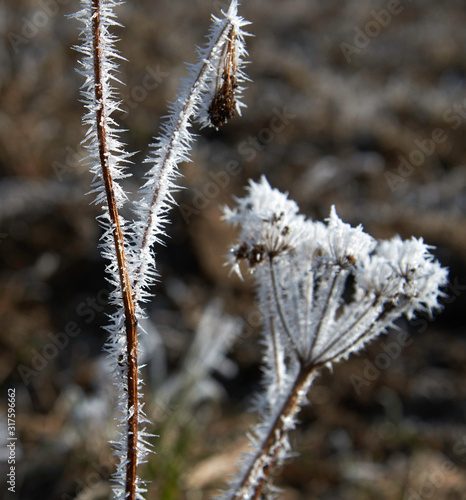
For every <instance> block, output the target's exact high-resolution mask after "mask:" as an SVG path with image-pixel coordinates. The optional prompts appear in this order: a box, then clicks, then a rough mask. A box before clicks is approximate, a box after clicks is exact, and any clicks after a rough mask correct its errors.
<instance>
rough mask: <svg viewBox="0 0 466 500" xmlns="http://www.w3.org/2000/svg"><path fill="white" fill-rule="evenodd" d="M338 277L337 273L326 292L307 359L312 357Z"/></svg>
mask: <svg viewBox="0 0 466 500" xmlns="http://www.w3.org/2000/svg"><path fill="white" fill-rule="evenodd" d="M338 276H339V274H338V273H337V274H335V275H334V276H333V280H332V286H331V287H330V289H329V292H328V295H327V300H326V301H325V307H324V310H323V311H322V314H321V316H320V320H319V324H318V325H317V330H316V333H315V335H314V338H313V339H312V344H311V349H310V353H309V359H312V355H313V353H314V348H315V346H316V344H317V341H318V340H319V335H320V331H321V328H322V324H323V323H324V320H325V319H326V317H327V311H328V309H329V307H330V298H331V297H332V296H333V294H334V291H335V285H336V283H337V279H338Z"/></svg>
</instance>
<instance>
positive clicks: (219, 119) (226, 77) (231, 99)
mask: <svg viewBox="0 0 466 500" xmlns="http://www.w3.org/2000/svg"><path fill="white" fill-rule="evenodd" d="M236 58H237V55H236V35H235V30H234V28H233V27H232V28H231V30H230V33H229V35H228V43H227V44H226V46H225V49H224V51H223V54H222V57H221V58H220V63H219V67H218V75H217V87H216V92H215V95H214V98H213V99H212V102H211V104H210V106H209V110H208V113H209V119H210V123H211V124H212V125H213V126H214V127H215V128H217V129H218V128H219V127H221V126H222V125H224V124H225V123H226V122H227V121H228V120H229V119H230V118H231V117H232V116H233V115H234V114H235V109H236V101H235V90H236V89H237V87H238V83H237V79H236Z"/></svg>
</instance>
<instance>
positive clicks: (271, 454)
mask: <svg viewBox="0 0 466 500" xmlns="http://www.w3.org/2000/svg"><path fill="white" fill-rule="evenodd" d="M300 367H301V368H300V371H299V373H298V375H297V376H296V379H295V381H294V384H293V386H292V387H291V389H290V392H289V395H288V397H287V398H286V400H285V402H284V403H283V405H282V408H281V410H280V412H279V414H278V416H277V417H276V419H275V421H274V422H273V424H272V425H271V426H270V428H269V431H268V433H267V436H266V437H265V439H264V440H263V441H262V445H261V447H260V449H259V451H258V452H257V453H256V454H255V455H254V457H253V459H252V460H251V463H250V465H249V467H248V468H247V470H246V473H245V474H244V476H243V478H242V480H241V481H240V483H239V484H238V485H237V487H236V489H235V492H234V494H233V495H232V496H231V497H230V498H229V499H228V500H245V498H248V500H259V499H260V498H261V495H262V492H263V489H264V487H265V486H266V485H267V482H268V480H269V477H270V474H271V473H272V471H273V469H274V465H275V462H276V459H277V456H278V453H279V452H280V450H281V448H282V445H283V443H284V442H285V441H286V438H287V435H288V432H289V429H288V428H287V426H286V423H287V422H288V421H289V420H290V419H292V418H293V417H294V416H295V415H296V414H297V413H298V412H299V410H300V409H301V404H302V398H303V395H305V394H306V393H307V391H308V389H309V386H310V385H311V382H312V380H313V379H314V376H315V372H316V371H317V370H318V369H320V368H321V367H322V365H321V364H320V363H319V364H310V365H309V364H308V365H306V364H300ZM259 469H262V474H261V479H260V480H259V481H258V482H257V484H256V485H255V486H254V490H253V496H247V497H246V496H245V495H248V494H249V490H250V488H251V486H252V484H253V482H254V480H255V479H254V478H256V477H257V475H258V471H259Z"/></svg>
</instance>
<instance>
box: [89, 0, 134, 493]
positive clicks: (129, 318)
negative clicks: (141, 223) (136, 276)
mask: <svg viewBox="0 0 466 500" xmlns="http://www.w3.org/2000/svg"><path fill="white" fill-rule="evenodd" d="M92 7H93V18H92V28H93V43H94V47H93V50H94V75H95V102H96V104H97V105H96V108H97V109H96V122H97V123H96V126H97V138H98V149H99V159H100V165H101V168H102V177H103V180H104V184H105V192H106V197H107V205H108V211H109V214H110V220H111V223H112V234H113V241H114V244H115V252H116V256H117V262H118V274H119V279H120V284H121V290H122V295H123V297H122V298H123V304H124V310H125V328H126V362H127V370H128V372H127V377H128V379H127V388H128V406H127V412H128V419H127V425H128V443H127V444H128V448H127V457H126V458H127V467H126V498H127V499H129V500H134V499H135V495H136V464H137V441H138V389H137V387H138V370H137V347H138V345H137V319H136V314H135V308H134V303H133V298H132V293H131V285H130V280H129V276H128V270H127V269H128V266H127V260H126V256H125V248H124V240H123V233H122V230H121V225H120V217H119V215H118V208H117V203H116V199H115V192H114V186H113V179H112V176H111V173H110V166H109V156H110V152H109V148H108V142H107V121H106V116H107V113H108V111H107V110H106V109H105V102H106V101H105V99H104V95H103V85H102V80H103V78H102V50H103V49H102V47H101V29H102V26H101V18H100V9H101V5H100V0H93V1H92Z"/></svg>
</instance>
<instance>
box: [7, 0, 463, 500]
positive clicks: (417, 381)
mask: <svg viewBox="0 0 466 500" xmlns="http://www.w3.org/2000/svg"><path fill="white" fill-rule="evenodd" d="M222 6H223V7H225V6H226V4H222V2H220V1H216V2H211V1H210V0H196V1H193V0H191V1H188V0H154V1H148V0H140V1H128V2H127V3H126V4H125V5H123V6H121V7H120V8H119V9H118V13H119V20H120V22H121V23H122V24H123V25H124V28H123V29H120V28H119V29H116V30H115V32H116V33H117V35H118V36H119V38H120V40H121V41H120V42H119V43H118V49H119V51H120V52H121V54H122V55H123V56H124V57H125V58H126V59H127V61H125V62H123V63H122V64H121V68H120V69H121V74H120V78H121V80H122V82H124V84H125V85H124V86H122V87H121V89H120V91H121V96H122V107H123V108H124V109H125V111H126V112H125V113H120V114H119V115H118V116H116V118H117V120H118V121H119V122H120V123H121V127H122V128H123V129H125V132H124V133H123V140H124V142H125V143H126V144H127V145H128V149H129V150H130V151H135V152H136V153H135V155H134V158H133V159H134V165H133V166H132V167H131V170H132V173H133V176H132V177H131V178H130V179H129V180H128V181H127V184H126V187H127V189H128V191H129V192H131V193H136V192H137V186H138V185H139V184H140V178H141V175H143V172H144V166H143V164H142V161H143V159H144V157H145V154H146V153H147V145H148V143H149V142H150V141H151V138H152V137H153V135H154V134H156V133H157V130H158V127H159V125H160V123H161V120H162V118H161V117H163V116H164V115H165V114H166V102H167V100H173V99H174V98H175V96H176V90H177V87H178V81H179V78H180V77H183V76H186V71H185V68H184V62H194V61H195V46H196V45H199V44H202V43H204V34H205V33H206V32H207V29H208V26H209V17H210V13H211V12H214V13H217V14H218V12H219V10H218V9H219V8H220V7H222ZM77 9H78V3H77V2H76V1H72V0H69V1H67V0H62V1H59V0H48V1H43V2H40V1H39V2H37V1H29V2H28V1H24V0H21V1H14V0H4V1H3V2H2V3H1V5H0V30H1V33H2V35H3V36H2V38H1V41H0V175H1V178H0V266H1V267H0V318H1V319H0V321H1V323H0V324H1V330H0V343H1V344H0V345H1V349H0V383H1V398H2V399H1V411H2V414H1V419H0V427H1V436H2V443H1V444H2V448H1V449H0V457H1V458H2V462H1V463H0V473H1V479H0V484H2V489H3V484H4V479H5V478H6V462H5V460H6V459H7V458H8V450H7V448H6V445H5V443H4V436H6V425H7V424H6V422H7V421H6V408H7V398H6V396H7V391H8V389H10V388H15V390H16V410H17V411H16V428H17V435H18V438H19V440H18V443H17V448H16V454H17V455H16V458H17V459H18V460H17V464H16V465H17V467H16V493H14V494H12V493H7V492H6V490H3V491H2V490H0V495H1V494H4V498H18V499H22V500H23V499H24V500H33V499H38V500H39V499H40V500H56V499H57V500H58V499H61V500H65V499H71V498H79V499H80V500H83V499H97V498H109V475H110V473H111V470H112V461H113V458H112V454H111V450H110V447H109V445H108V444H107V441H108V440H109V439H111V438H112V432H113V428H114V426H113V423H112V409H111V408H112V406H111V391H112V386H111V382H110V381H109V379H108V376H107V375H105V373H106V372H105V363H104V361H103V357H102V346H103V344H104V342H105V333H104V332H103V330H102V329H101V326H102V325H104V324H105V322H106V317H105V312H109V311H108V307H107V304H106V287H107V285H106V282H105V278H104V273H105V270H104V262H103V261H102V259H101V257H100V254H99V250H98V239H99V235H100V230H99V228H98V226H97V223H96V221H95V216H96V215H97V214H98V213H99V212H98V208H96V207H95V206H89V201H90V200H91V197H89V196H86V195H85V193H86V192H87V191H88V190H89V184H90V182H91V180H92V179H91V177H90V175H89V174H88V173H87V171H86V167H85V166H83V165H82V164H81V163H80V162H79V159H80V157H82V156H83V154H84V153H83V150H82V148H81V146H80V142H81V140H82V138H83V136H84V129H83V127H82V125H81V115H82V111H83V108H82V104H81V103H80V102H79V99H80V94H79V88H80V86H81V84H82V82H83V79H82V77H81V76H80V75H78V74H77V73H76V71H75V68H76V65H77V62H76V61H77V58H78V55H77V53H76V52H75V51H74V50H73V49H72V46H73V45H75V44H76V43H77V35H78V29H77V28H78V26H77V23H76V22H75V21H74V20H73V19H70V18H68V17H67V16H68V15H69V14H71V13H73V12H75V11H76V10H77ZM240 13H241V14H242V15H243V16H244V17H245V18H246V19H248V20H250V21H252V24H251V26H250V27H249V32H250V33H252V34H253V35H254V37H250V38H248V41H247V42H248V49H249V52H250V61H251V63H250V64H249V65H248V66H247V68H246V71H247V74H248V75H249V76H250V78H251V79H252V82H251V83H250V84H249V85H248V88H247V90H246V92H245V102H246V103H247V105H248V107H247V108H246V109H245V110H244V112H243V117H241V118H240V117H237V116H236V117H234V118H233V119H232V120H231V121H230V122H229V123H228V124H227V125H226V126H225V127H224V128H222V129H221V130H220V131H219V132H216V131H213V130H203V131H199V130H198V128H197V127H194V130H195V131H196V132H197V133H199V137H198V140H197V142H196V143H195V146H194V149H193V151H192V160H193V161H192V163H189V164H186V165H182V166H181V170H182V173H183V175H184V177H183V178H181V179H180V185H182V186H183V187H184V188H186V189H183V190H181V191H180V192H178V193H177V195H176V197H177V200H178V202H179V207H175V208H174V209H173V210H172V212H171V217H172V224H171V225H170V227H169V238H167V244H166V246H165V247H163V248H161V249H160V250H159V252H158V255H159V260H158V269H159V272H160V275H161V280H160V283H159V284H158V285H157V287H156V288H155V289H154V292H155V293H156V297H155V299H154V301H153V302H152V303H151V304H150V305H149V306H148V312H149V317H150V320H151V323H150V328H156V329H157V331H158V336H156V337H154V338H157V339H160V338H161V339H162V340H163V341H164V347H163V348H162V347H160V349H159V350H157V348H155V347H154V343H152V344H151V346H152V347H148V348H147V349H148V352H149V353H154V354H152V355H151V356H148V359H147V362H148V368H147V369H146V380H147V386H148V388H147V398H148V407H151V408H152V409H151V411H150V417H151V419H152V420H153V421H154V422H155V426H154V429H153V432H154V433H160V434H161V435H162V438H161V439H160V440H157V439H154V440H153V443H154V447H155V449H156V451H157V454H158V455H156V456H151V457H149V464H148V465H147V466H146V467H145V468H144V471H143V476H144V477H145V478H146V479H148V480H150V481H151V485H150V486H149V493H148V494H147V498H148V499H155V498H159V499H164V500H171V499H175V498H176V499H187V500H197V499H203V498H209V497H210V496H211V495H213V494H214V493H215V492H216V491H218V489H219V488H221V487H222V486H223V485H224V481H225V479H226V478H228V476H229V475H230V474H233V473H234V471H235V462H236V459H237V458H238V457H239V455H240V453H241V451H244V450H245V449H246V448H245V447H246V440H245V437H244V436H245V434H246V431H247V429H248V426H249V425H250V424H251V423H252V422H254V421H255V418H254V415H253V414H251V413H246V412H245V408H247V407H248V406H249V401H250V399H251V397H252V395H253V393H254V391H255V390H257V389H258V387H259V384H260V369H259V363H260V348H259V345H258V331H259V330H258V321H257V316H256V313H255V308H254V295H253V289H252V280H250V279H246V280H245V281H244V282H240V281H239V280H237V279H236V278H234V277H228V270H227V269H226V268H225V267H224V266H223V262H224V255H225V254H226V253H227V252H228V248H229V245H230V244H231V243H232V242H233V241H234V237H235V234H234V231H232V230H231V229H230V228H226V227H224V226H222V225H221V222H220V213H221V210H220V209H221V206H222V205H224V204H225V203H230V204H231V203H232V196H233V195H237V196H240V195H242V194H243V193H244V190H243V187H244V186H245V184H246V183H247V180H248V179H249V178H253V179H256V180H257V179H258V178H259V177H260V175H262V174H265V175H266V176H267V178H268V179H269V181H270V182H271V184H272V185H273V186H275V187H278V188H279V189H281V190H285V191H288V192H289V193H290V196H291V197H292V198H294V199H295V200H296V201H297V202H298V203H299V205H300V207H301V209H302V211H303V212H304V213H306V214H307V215H309V216H311V217H315V218H318V219H323V218H325V217H326V216H327V215H328V213H329V208H330V206H331V205H332V204H335V205H336V208H337V211H338V214H339V215H340V217H341V218H342V219H343V220H345V221H346V222H349V223H351V224H359V223H362V224H363V226H364V228H365V229H366V230H367V231H368V232H369V233H371V234H372V235H373V236H375V237H378V238H386V237H390V236H392V235H394V234H397V233H398V234H400V235H401V236H402V237H404V238H407V237H410V236H411V235H415V236H418V237H419V236H423V237H424V239H425V241H426V242H427V243H429V244H432V245H435V246H436V250H435V253H436V255H437V257H438V259H439V260H440V261H441V263H442V264H443V265H444V266H448V267H450V280H451V285H450V287H449V289H448V290H447V293H448V294H449V296H448V298H446V299H445V300H444V304H445V309H444V312H443V313H442V314H440V315H438V317H436V318H434V319H433V320H430V319H428V318H419V319H417V320H415V321H414V322H413V323H412V324H411V325H410V324H408V323H406V322H405V321H401V322H400V323H399V328H400V331H401V332H409V334H410V336H409V339H410V341H409V342H408V345H406V346H404V345H403V346H401V347H400V348H399V349H398V348H396V347H393V346H396V345H398V346H400V342H399V335H400V334H399V333H398V332H391V333H389V334H388V337H384V338H382V339H380V340H379V341H377V342H374V343H373V344H372V345H371V346H370V348H369V349H368V350H367V352H365V353H364V354H363V355H361V356H359V357H355V358H352V359H351V360H350V361H349V362H346V363H344V364H341V365H339V366H337V367H336V368H335V371H334V373H333V374H331V373H327V372H326V373H324V374H323V375H322V377H321V378H320V379H318V381H317V383H316V384H315V386H314V387H313V388H312V390H311V393H310V400H311V405H310V406H309V407H307V408H306V409H305V410H304V411H303V413H302V415H301V422H302V426H301V428H300V429H299V431H297V432H296V433H295V434H293V437H292V442H293V443H294V445H295V450H296V451H297V452H298V453H299V456H297V457H296V458H295V459H293V460H291V461H290V462H289V464H287V465H286V466H285V467H284V468H283V470H282V471H281V473H280V474H279V475H278V476H277V480H276V482H277V484H278V485H280V486H281V487H282V488H283V493H282V497H283V498H285V499H287V500H288V499H289V500H304V499H321V500H333V499H335V500H340V499H342V500H343V499H351V500H353V499H355V500H366V499H381V498H384V499H388V500H419V499H424V498H435V499H441V500H443V499H445V500H447V499H448V500H464V499H466V476H465V470H466V469H465V467H466V465H465V464H466V425H465V417H466V404H465V394H466V337H465V326H464V310H465V307H466V300H465V297H466V215H465V210H466V150H465V148H464V143H465V142H464V134H465V130H466V122H465V120H466V91H465V74H466V73H465V71H466V31H465V30H464V26H465V24H466V2H465V1H461V0H450V1H448V2H447V1H438V0H437V1H433V0H423V1H421V0H399V1H396V0H381V1H368V0H367V1H366V0H362V1H361V0H348V1H343V2H341V1H337V0H328V1H325V2H324V1H320V2H318V1H314V0H289V1H287V2H283V1H279V0H268V1H264V0H248V1H244V5H242V6H241V7H240ZM125 215H126V216H127V217H128V218H129V217H131V213H130V212H127V213H126V214H125ZM215 298H220V299H222V301H223V308H224V310H225V311H226V313H228V314H229V315H234V316H239V317H241V318H243V320H244V323H245V328H244V330H243V333H242V334H240V337H239V340H238V341H237V342H236V343H235V345H234V348H233V350H232V352H231V353H230V355H229V356H230V358H231V360H232V361H233V362H234V363H235V364H236V366H237V368H238V369H237V370H236V371H234V370H233V371H232V373H231V376H230V377H227V376H226V375H225V374H222V373H221V374H214V375H213V376H212V380H214V381H215V382H216V391H214V392H213V393H212V394H209V395H208V396H202V397H199V400H197V401H196V402H195V403H189V404H188V408H189V411H188V413H186V412H182V411H178V410H179V408H180V407H181V404H179V405H178V404H172V405H170V404H167V403H166V402H164V401H163V400H162V399H160V398H158V397H157V396H156V397H155V398H154V400H151V395H152V394H154V393H155V391H156V390H157V386H158V384H159V385H160V384H163V382H164V380H166V379H167V377H169V376H170V375H173V374H176V373H178V372H179V371H180V370H181V368H182V363H183V362H182V359H183V354H184V353H185V352H186V349H187V348H188V346H189V344H190V342H191V339H192V337H193V332H194V331H195V329H196V325H197V324H198V322H199V318H200V317H201V316H202V313H203V311H204V310H205V307H206V305H207V304H208V303H210V301H212V300H213V299H215ZM70 325H71V326H70ZM73 325H74V326H73ZM73 328H75V329H76V331H77V330H79V334H77V335H75V336H73V335H71V334H69V335H68V337H66V335H65V336H64V337H63V336H62V337H60V335H59V334H60V333H62V334H63V333H64V332H65V333H66V332H70V331H74V330H73ZM150 328H149V329H150ZM154 335H155V334H154ZM150 336H151V332H149V337H150ZM65 337H66V338H67V339H68V342H66V341H65V340H63V338H65ZM57 339H58V340H57ZM59 339H62V344H63V345H62V346H61V347H60V348H57V349H55V350H54V348H53V345H55V346H57V345H58V344H59V342H60V340H59ZM148 342H149V344H150V341H148ZM64 343H66V345H64ZM50 346H52V347H50ZM387 346H392V350H391V351H387V349H389V348H388V347H387ZM151 349H152V350H151ZM160 352H161V354H157V353H160ZM387 352H389V353H390V352H391V355H388V357H387V355H386V356H385V357H384V356H383V353H385V354H387ZM40 358H42V359H45V362H43V363H42V362H41V360H40ZM387 359H388V361H387ZM192 390H193V391H194V390H196V389H192ZM183 404H184V403H183ZM188 414H189V417H188Z"/></svg>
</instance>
